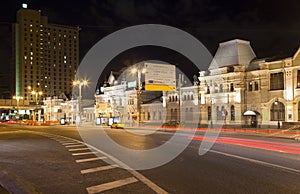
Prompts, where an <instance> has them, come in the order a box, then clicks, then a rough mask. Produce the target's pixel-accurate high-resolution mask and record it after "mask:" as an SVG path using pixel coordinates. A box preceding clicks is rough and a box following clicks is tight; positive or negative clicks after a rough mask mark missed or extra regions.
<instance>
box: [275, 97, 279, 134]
mask: <svg viewBox="0 0 300 194" xmlns="http://www.w3.org/2000/svg"><path fill="white" fill-rule="evenodd" d="M274 103H275V106H276V109H277V128H278V129H280V122H279V103H278V98H276V99H275V102H274Z"/></svg>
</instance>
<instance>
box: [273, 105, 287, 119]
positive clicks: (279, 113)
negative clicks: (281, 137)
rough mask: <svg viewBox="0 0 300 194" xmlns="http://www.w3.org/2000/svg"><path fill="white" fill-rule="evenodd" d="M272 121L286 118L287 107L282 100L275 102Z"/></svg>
mask: <svg viewBox="0 0 300 194" xmlns="http://www.w3.org/2000/svg"><path fill="white" fill-rule="evenodd" d="M270 113H271V121H284V120H285V107H284V104H283V103H282V102H277V101H276V102H274V103H273V104H272V107H271V110H270Z"/></svg>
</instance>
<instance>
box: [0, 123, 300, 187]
mask: <svg viewBox="0 0 300 194" xmlns="http://www.w3.org/2000/svg"><path fill="white" fill-rule="evenodd" d="M94 130H95V129H94V128H86V129H85V131H84V133H87V134H92V133H93V131H94ZM97 130H99V129H97ZM140 131H141V132H143V131H142V130H140ZM105 132H106V133H107V134H108V135H109V137H110V138H111V139H113V140H114V141H115V142H117V143H118V144H119V145H122V146H124V147H127V148H129V149H131V150H132V149H133V150H148V149H152V148H157V147H159V146H161V145H165V144H170V146H171V147H172V148H174V149H171V150H167V151H169V152H174V153H175V152H176V149H177V148H179V147H180V146H181V145H182V143H183V142H184V141H185V139H188V138H190V137H191V136H192V134H189V133H186V132H185V133H180V134H179V136H180V138H178V139H176V140H175V141H173V142H170V141H169V140H170V138H171V137H173V135H174V133H172V132H156V133H153V134H148V135H146V136H145V135H141V134H137V133H138V132H139V130H131V131H125V130H122V129H118V130H115V129H109V128H108V129H105ZM132 132H133V133H132ZM150 132H151V131H150ZM81 135H82V134H81ZM195 136H196V137H203V134H201V133H197V134H196V135H195ZM221 136H222V137H221V138H220V140H222V141H220V142H217V143H215V144H214V145H213V147H212V149H210V150H209V151H208V152H207V153H206V154H205V155H203V156H200V155H199V154H198V150H199V146H200V144H201V143H202V141H201V139H197V138H195V139H194V140H193V141H192V142H191V143H190V144H189V145H188V147H187V148H186V149H185V150H184V151H183V152H182V153H180V154H179V155H178V156H177V157H176V158H175V159H173V160H172V161H170V162H168V163H166V164H163V165H162V166H159V167H156V168H151V169H146V170H138V171H136V170H134V169H129V170H128V169H123V168H120V167H121V166H123V167H124V165H128V166H131V165H132V163H134V162H135V161H138V160H141V161H143V157H145V158H147V157H149V156H141V157H140V158H135V157H134V155H130V152H128V153H127V152H124V153H123V155H126V158H125V160H126V161H127V159H128V161H132V163H131V162H128V163H126V164H123V162H124V161H123V160H122V161H123V162H122V161H120V160H118V159H116V155H117V154H116V153H114V152H111V153H109V151H110V149H108V148H105V147H103V149H102V148H101V147H99V146H98V145H96V144H97V142H93V141H90V142H87V141H86V143H87V144H84V143H83V142H82V139H81V136H80V134H79V133H78V131H77V129H76V128H75V127H69V126H43V127H42V126H18V125H9V126H1V125H0V170H1V173H0V183H1V184H2V185H3V186H4V187H5V188H7V189H9V190H10V191H13V192H14V193H26V192H27V193H36V192H41V193H96V192H101V191H102V192H104V193H164V192H165V193H300V181H299V180H300V155H299V154H298V151H299V150H300V145H299V141H294V140H288V139H279V138H266V137H258V136H249V135H244V134H221ZM101 140H102V139H101V138H100V139H99V141H101ZM245 142H246V143H247V144H245ZM100 145H101V144H100ZM258 145H259V146H258ZM93 146H94V147H93ZM94 154H97V156H99V157H100V158H99V157H96V156H95V155H94ZM165 154H166V153H165ZM153 157H154V156H153ZM0 191H1V190H0Z"/></svg>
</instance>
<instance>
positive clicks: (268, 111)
mask: <svg viewBox="0 0 300 194" xmlns="http://www.w3.org/2000/svg"><path fill="white" fill-rule="evenodd" d="M177 85H179V84H178V83H177ZM177 88H178V89H177V91H173V92H162V96H161V98H160V100H156V101H155V102H151V103H145V102H144V103H143V104H142V105H141V111H140V113H138V112H137V98H138V96H137V92H136V90H132V89H130V90H129V89H128V87H127V83H126V81H124V82H122V84H121V85H114V86H111V87H106V88H105V89H104V94H101V95H98V96H97V95H96V110H98V112H97V111H96V112H97V113H96V116H98V117H99V114H103V115H104V114H105V115H106V116H109V117H113V115H115V114H116V113H117V112H119V114H118V117H119V120H121V121H122V122H124V123H129V124H131V123H132V122H135V121H136V117H137V116H138V115H140V121H141V122H156V123H161V122H167V121H178V122H179V121H184V122H189V121H193V120H194V119H195V118H197V121H198V120H199V122H198V123H199V124H200V125H202V124H203V125H208V124H217V125H224V124H226V125H238V126H245V125H246V126H252V127H261V126H278V127H281V126H282V125H283V124H295V123H297V122H298V121H300V49H299V50H298V51H297V52H296V53H295V54H294V56H292V57H288V58H283V59H277V60H270V59H267V58H264V59H257V58H256V55H255V53H254V51H253V49H252V48H251V46H250V42H249V41H245V40H239V39H235V40H231V41H227V42H223V43H220V44H219V48H218V50H217V52H216V54H215V56H214V58H213V61H212V62H211V65H210V67H209V68H208V70H207V71H201V72H199V77H198V80H197V79H196V80H195V81H194V85H193V86H183V87H177ZM100 98H105V99H106V100H102V101H101V100H100V101H99V100H97V99H100ZM99 107H101V108H99ZM107 111H109V113H110V115H108V113H107ZM101 112H102V113H101ZM105 112H106V113H105ZM198 118H199V119H198Z"/></svg>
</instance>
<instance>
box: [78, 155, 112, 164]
mask: <svg viewBox="0 0 300 194" xmlns="http://www.w3.org/2000/svg"><path fill="white" fill-rule="evenodd" d="M103 159H107V157H105V156H102V157H96V158H86V159H80V160H75V161H76V162H77V163H82V162H91V161H96V160H103Z"/></svg>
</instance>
